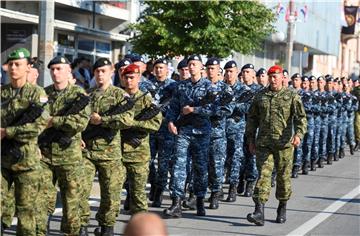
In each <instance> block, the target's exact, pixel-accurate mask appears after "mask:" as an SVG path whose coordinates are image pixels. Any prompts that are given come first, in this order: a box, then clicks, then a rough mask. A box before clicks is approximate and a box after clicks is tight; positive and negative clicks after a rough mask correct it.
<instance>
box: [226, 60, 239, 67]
mask: <svg viewBox="0 0 360 236" xmlns="http://www.w3.org/2000/svg"><path fill="white" fill-rule="evenodd" d="M234 67H237V64H236V62H235V61H228V62H226V64H225V66H224V69H229V68H234Z"/></svg>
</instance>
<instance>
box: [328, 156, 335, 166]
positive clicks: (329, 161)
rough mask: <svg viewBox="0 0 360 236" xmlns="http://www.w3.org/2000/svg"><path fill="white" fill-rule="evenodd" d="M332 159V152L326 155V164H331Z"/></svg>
mask: <svg viewBox="0 0 360 236" xmlns="http://www.w3.org/2000/svg"><path fill="white" fill-rule="evenodd" d="M333 159H334V154H332V153H330V154H328V156H327V164H328V165H332V162H333Z"/></svg>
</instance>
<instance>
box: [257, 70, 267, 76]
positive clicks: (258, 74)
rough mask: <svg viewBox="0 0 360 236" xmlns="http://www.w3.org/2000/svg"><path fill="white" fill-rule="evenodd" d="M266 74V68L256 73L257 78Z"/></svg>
mask: <svg viewBox="0 0 360 236" xmlns="http://www.w3.org/2000/svg"><path fill="white" fill-rule="evenodd" d="M264 74H266V70H265V69H264V68H260V69H258V71H257V72H256V76H257V77H259V76H260V75H264Z"/></svg>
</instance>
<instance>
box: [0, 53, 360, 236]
mask: <svg viewBox="0 0 360 236" xmlns="http://www.w3.org/2000/svg"><path fill="white" fill-rule="evenodd" d="M80 61H81V60H79V61H78V62H80ZM38 63H41V62H38V61H37V60H32V59H31V57H30V53H29V51H28V50H27V49H25V48H18V49H16V50H14V51H13V52H11V53H10V54H9V55H8V57H7V63H6V64H7V66H8V71H7V76H8V78H9V83H8V84H3V85H2V86H1V171H2V184H1V195H2V199H1V201H2V205H1V214H2V216H1V221H2V231H4V230H6V229H7V228H9V227H10V226H11V222H12V219H13V217H14V216H16V217H17V218H18V223H17V229H16V230H17V232H16V233H17V235H26V236H32V235H38V236H39V235H46V234H47V230H48V224H49V218H51V215H52V214H53V212H54V209H55V204H56V197H57V191H59V192H60V195H61V203H62V210H63V216H62V220H61V229H60V230H61V231H62V232H63V233H64V234H65V235H80V236H85V235H88V225H89V221H90V213H91V210H90V206H89V202H88V201H89V198H90V195H91V194H90V192H91V189H92V185H93V182H94V178H95V176H97V178H98V182H99V186H100V191H101V199H100V206H99V209H98V211H97V213H96V220H97V222H98V228H96V229H95V232H94V233H95V235H102V236H111V235H114V233H115V232H114V225H115V223H116V218H117V216H118V215H119V214H120V209H121V208H122V207H121V200H124V204H123V208H124V209H125V211H127V212H128V213H129V214H131V215H135V214H137V213H140V212H147V211H148V203H150V204H151V206H152V207H157V208H161V207H163V206H162V199H163V197H164V195H165V193H166V191H169V195H170V198H171V201H172V203H171V205H170V207H168V208H164V209H163V214H162V217H164V218H181V217H182V212H183V209H187V210H195V212H196V215H197V216H199V217H202V216H205V215H206V214H207V213H206V208H208V209H211V210H216V209H218V208H219V207H221V203H222V202H223V201H224V202H235V201H236V198H237V196H239V195H243V196H245V197H252V198H253V201H254V204H255V209H254V212H249V214H248V215H247V220H248V221H249V222H251V223H253V224H255V225H257V226H263V225H264V224H265V219H266V214H265V212H264V207H265V204H266V202H267V201H268V199H269V195H270V191H271V189H272V187H274V188H276V194H275V196H276V199H277V200H278V201H279V204H278V208H277V211H276V213H277V217H276V223H280V224H282V223H285V222H286V220H287V218H286V209H287V201H288V200H289V199H290V198H291V193H292V187H291V178H299V177H300V175H299V173H301V174H303V175H308V174H309V171H316V170H317V168H324V167H325V166H326V165H331V164H332V163H333V161H339V160H340V159H342V158H344V157H345V155H346V153H345V150H347V146H348V147H349V150H350V154H351V155H353V154H354V152H355V151H357V149H358V148H359V145H360V113H359V109H358V100H359V98H360V86H359V80H358V79H354V80H352V79H350V78H346V77H342V78H334V77H333V76H332V75H323V76H319V77H315V76H312V75H311V76H307V75H301V74H299V73H295V74H293V75H289V73H288V71H287V70H285V69H284V68H282V67H281V66H279V65H274V66H271V67H270V68H269V69H268V70H266V69H264V68H256V67H255V65H253V64H245V65H241V66H240V65H238V64H237V63H236V62H235V61H232V60H231V61H227V62H226V63H225V65H224V67H223V68H221V66H220V64H221V59H220V58H216V57H210V58H207V61H206V63H205V64H203V60H202V58H201V56H200V55H196V54H194V55H190V56H188V57H186V58H184V59H183V60H182V61H180V62H179V63H178V65H177V70H178V74H175V73H174V74H173V76H169V71H170V70H169V63H170V62H169V61H168V59H167V58H158V59H156V60H154V61H152V62H151V63H148V64H147V63H145V60H144V59H143V58H142V57H141V55H138V54H129V55H126V56H125V57H124V58H123V59H121V60H120V61H119V62H117V63H116V64H113V63H112V62H111V61H110V60H109V59H107V58H99V59H97V60H96V62H95V63H94V64H93V65H92V66H91V71H87V72H86V73H84V71H81V70H79V69H78V68H77V66H76V65H75V66H74V64H72V63H71V62H70V61H69V60H68V59H67V58H66V57H63V56H57V57H55V58H53V59H52V60H51V61H50V62H49V63H48V65H47V69H48V70H49V71H50V74H51V79H52V81H53V84H51V85H49V86H47V87H45V88H42V87H40V86H38V85H36V75H37V74H36V72H38V68H39V64H38ZM150 64H151V68H150V69H148V68H146V66H147V65H150ZM32 70H35V72H33V71H32ZM34 74H35V76H34V77H35V78H34V77H33V75H34ZM175 75H176V76H175ZM170 77H171V78H170ZM148 182H149V183H150V184H151V189H150V192H149V194H148V195H147V193H146V191H145V190H146V184H147V183H148ZM224 185H229V188H228V189H229V190H228V192H225V191H223V187H224ZM123 189H125V190H126V192H127V196H126V199H121V191H122V190H123ZM208 193H209V194H210V197H209V198H205V197H206V196H207V194H208ZM148 200H149V202H148ZM207 204H208V207H207V206H205V205H207Z"/></svg>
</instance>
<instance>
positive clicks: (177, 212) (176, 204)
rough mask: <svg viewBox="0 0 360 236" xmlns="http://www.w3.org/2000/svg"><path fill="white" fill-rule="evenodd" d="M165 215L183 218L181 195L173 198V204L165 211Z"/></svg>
mask: <svg viewBox="0 0 360 236" xmlns="http://www.w3.org/2000/svg"><path fill="white" fill-rule="evenodd" d="M163 215H164V217H166V218H181V215H182V211H181V199H180V197H174V198H172V204H171V206H170V207H169V208H168V209H165V210H164V211H163Z"/></svg>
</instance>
